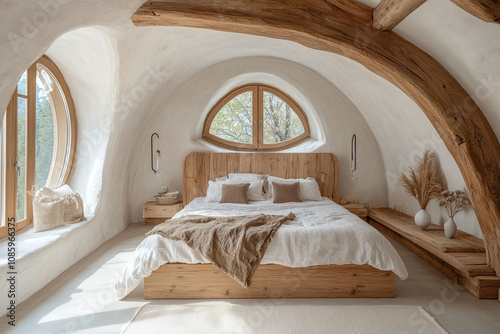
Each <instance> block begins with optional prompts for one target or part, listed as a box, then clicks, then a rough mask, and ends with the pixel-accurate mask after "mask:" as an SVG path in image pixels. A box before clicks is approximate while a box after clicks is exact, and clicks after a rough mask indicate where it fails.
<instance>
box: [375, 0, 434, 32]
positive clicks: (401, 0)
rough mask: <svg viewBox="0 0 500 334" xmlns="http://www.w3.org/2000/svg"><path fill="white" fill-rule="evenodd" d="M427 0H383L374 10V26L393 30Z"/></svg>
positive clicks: (378, 28) (379, 28)
mask: <svg viewBox="0 0 500 334" xmlns="http://www.w3.org/2000/svg"><path fill="white" fill-rule="evenodd" d="M425 1H426V0H382V2H380V4H379V5H378V6H377V7H376V8H375V9H374V10H373V27H374V28H375V29H377V30H392V29H393V28H394V27H395V26H397V25H398V24H399V23H401V21H403V20H404V19H405V18H406V17H407V16H408V15H410V14H411V13H412V12H413V11H414V10H415V9H417V8H418V7H420V6H421V5H422V4H423V3H424V2H425Z"/></svg>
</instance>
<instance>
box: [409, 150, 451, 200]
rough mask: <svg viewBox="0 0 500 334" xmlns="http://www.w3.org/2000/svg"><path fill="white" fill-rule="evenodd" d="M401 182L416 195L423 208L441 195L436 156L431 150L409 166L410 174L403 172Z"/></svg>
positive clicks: (410, 192) (411, 193)
mask: <svg viewBox="0 0 500 334" xmlns="http://www.w3.org/2000/svg"><path fill="white" fill-rule="evenodd" d="M399 182H400V184H401V185H402V186H403V188H405V190H406V191H407V192H408V194H410V195H411V196H413V197H415V198H416V199H417V201H418V203H419V204H420V208H421V209H422V210H423V209H425V208H426V207H427V204H429V202H430V200H431V199H433V198H437V197H439V196H440V195H441V190H442V187H441V185H440V184H439V183H438V182H437V176H436V157H435V156H434V154H432V153H431V152H430V151H429V150H426V151H425V153H424V156H423V157H422V158H421V159H419V160H418V161H417V163H416V168H413V167H409V172H408V174H404V173H401V177H400V178H399Z"/></svg>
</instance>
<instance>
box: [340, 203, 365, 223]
mask: <svg viewBox="0 0 500 334" xmlns="http://www.w3.org/2000/svg"><path fill="white" fill-rule="evenodd" d="M341 206H343V207H344V208H346V209H347V210H349V212H350V213H352V214H355V215H356V216H358V217H359V218H361V219H363V220H364V221H366V218H367V216H368V210H367V209H366V208H365V207H364V206H362V205H361V204H359V203H356V202H353V203H347V204H341Z"/></svg>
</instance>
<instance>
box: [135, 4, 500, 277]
mask: <svg viewBox="0 0 500 334" xmlns="http://www.w3.org/2000/svg"><path fill="white" fill-rule="evenodd" d="M349 3H350V4H352V6H353V7H349V8H350V9H348V10H346V9H345V6H348V4H349ZM349 3H347V2H346V0H341V1H340V0H339V2H338V4H337V5H336V1H335V0H329V1H328V2H327V1H324V0H287V1H282V0H211V1H209V2H203V1H199V0H156V1H150V2H146V3H145V4H143V5H142V6H141V7H140V8H139V9H138V10H137V11H136V13H135V14H133V15H132V21H133V23H134V24H135V25H136V26H181V27H192V28H203V29H211V30H218V31H226V32H233V33H242V34H249V35H256V36H263V37H268V38H276V39H282V40H289V41H292V42H295V43H299V44H302V45H303V46H306V47H309V48H312V49H316V50H321V51H326V52H331V53H336V54H339V55H342V56H344V57H347V58H350V59H352V60H354V61H356V62H358V63H360V64H361V65H363V66H364V67H366V68H367V69H368V70H370V71H372V72H373V73H375V74H377V75H379V76H381V77H383V78H385V79H386V80H387V81H389V82H391V83H392V84H394V85H395V86H397V87H398V88H399V89H401V90H402V91H403V92H404V93H405V94H406V95H408V96H409V97H410V98H411V99H412V100H413V101H415V103H416V104H417V105H418V106H419V107H420V109H421V110H422V111H423V112H424V113H425V115H426V116H427V117H428V118H429V120H430V121H431V123H432V124H433V125H434V127H435V129H436V130H437V131H438V132H439V135H440V136H441V138H442V139H443V141H444V143H445V144H446V147H447V148H448V150H449V152H450V154H451V155H452V156H453V158H454V159H455V161H456V162H457V165H458V167H459V168H460V171H461V172H462V176H463V178H464V180H465V183H466V186H467V189H468V191H469V195H470V197H471V200H472V203H473V205H474V209H475V212H476V215H477V218H478V221H479V225H480V226H481V231H482V233H483V237H484V242H485V246H486V250H487V257H488V264H489V265H490V266H491V267H492V268H493V269H495V270H496V272H497V274H500V159H499V157H500V143H499V142H498V139H497V137H496V135H495V133H494V132H493V129H492V128H491V126H490V124H489V123H488V121H487V120H486V118H485V117H484V114H483V113H482V111H481V109H479V107H478V106H477V104H476V103H475V102H474V100H473V99H472V98H471V97H470V96H469V95H468V94H467V92H466V91H465V89H464V88H463V87H462V86H461V85H460V84H459V83H458V82H457V80H455V78H453V76H452V75H451V74H450V73H449V72H448V71H447V70H446V69H445V68H444V67H443V66H442V65H441V64H439V62H437V61H436V60H435V59H434V58H432V57H431V56H430V55H428V54H427V53H426V52H424V51H423V50H421V49H420V48H418V47H417V46H415V45H414V44H412V43H410V42H408V41H407V40H405V39H403V38H401V37H400V36H398V35H396V34H394V33H393V32H391V31H380V30H376V29H374V28H373V25H372V20H371V13H372V9H371V8H370V7H368V6H364V5H361V4H359V3H356V2H355V1H349ZM356 11H360V13H358V14H356V13H355V12H356Z"/></svg>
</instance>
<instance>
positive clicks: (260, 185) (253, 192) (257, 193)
mask: <svg viewBox="0 0 500 334" xmlns="http://www.w3.org/2000/svg"><path fill="white" fill-rule="evenodd" d="M229 183H233V182H231V181H229ZM237 183H239V182H237ZM263 189H264V180H260V181H254V182H250V187H248V200H249V201H264V200H265V197H264V192H263V191H262V190H263Z"/></svg>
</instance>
